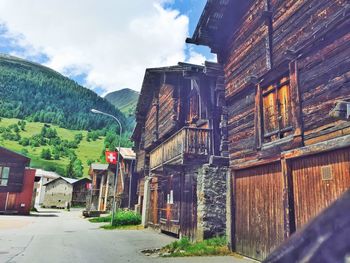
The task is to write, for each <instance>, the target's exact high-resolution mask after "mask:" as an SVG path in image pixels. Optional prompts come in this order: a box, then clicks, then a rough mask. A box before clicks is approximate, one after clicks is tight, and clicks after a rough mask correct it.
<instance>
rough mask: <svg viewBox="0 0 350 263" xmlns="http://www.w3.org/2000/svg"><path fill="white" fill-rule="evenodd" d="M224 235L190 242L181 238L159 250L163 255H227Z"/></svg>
mask: <svg viewBox="0 0 350 263" xmlns="http://www.w3.org/2000/svg"><path fill="white" fill-rule="evenodd" d="M230 253H231V252H230V250H229V249H228V247H227V240H226V237H214V238H210V239H207V240H203V241H200V242H193V243H192V242H191V241H190V240H189V239H188V238H186V237H185V238H181V239H180V240H178V241H175V242H172V243H170V244H169V245H167V246H165V247H164V248H162V250H161V255H162V256H163V257H188V256H213V255H229V254H230Z"/></svg>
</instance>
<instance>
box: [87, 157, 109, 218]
mask: <svg viewBox="0 0 350 263" xmlns="http://www.w3.org/2000/svg"><path fill="white" fill-rule="evenodd" d="M89 175H90V178H91V181H92V183H91V192H90V195H89V197H88V201H87V207H86V208H87V210H88V211H101V212H105V211H110V210H111V208H112V200H113V185H114V176H115V171H112V170H110V166H109V164H101V163H93V164H91V165H90V170H89Z"/></svg>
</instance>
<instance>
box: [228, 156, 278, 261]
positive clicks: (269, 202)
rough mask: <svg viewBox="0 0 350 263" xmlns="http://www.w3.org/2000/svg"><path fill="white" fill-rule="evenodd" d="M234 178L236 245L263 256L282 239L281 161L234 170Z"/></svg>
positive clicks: (242, 251) (242, 250)
mask: <svg viewBox="0 0 350 263" xmlns="http://www.w3.org/2000/svg"><path fill="white" fill-rule="evenodd" d="M234 179H235V181H234V184H235V185H234V188H233V189H234V190H233V194H234V202H235V206H234V207H235V208H234V216H235V217H234V218H233V220H234V221H233V222H235V224H234V229H235V237H234V240H233V241H234V244H235V249H236V251H237V252H238V253H240V254H243V255H245V256H248V257H251V258H255V259H258V260H263V259H264V258H265V257H266V256H267V255H268V254H269V253H270V252H272V250H273V249H274V248H275V247H277V246H278V245H280V244H281V243H282V241H283V239H284V213H283V211H284V208H283V178H282V173H281V165H280V163H274V164H269V165H264V166H259V167H254V168H249V169H245V170H240V171H235V178H234Z"/></svg>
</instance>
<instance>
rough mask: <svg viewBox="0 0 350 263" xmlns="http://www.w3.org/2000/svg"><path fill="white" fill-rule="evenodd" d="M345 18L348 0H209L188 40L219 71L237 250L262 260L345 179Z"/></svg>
mask: <svg viewBox="0 0 350 263" xmlns="http://www.w3.org/2000/svg"><path fill="white" fill-rule="evenodd" d="M349 16H350V5H349V2H348V1H345V0H334V1H329V0H318V1H316V0H299V1H295V0H235V1H234V0H226V1H208V2H207V4H206V6H205V9H204V11H203V13H202V16H201V18H200V21H199V23H198V25H197V28H196V30H195V32H194V34H193V36H192V38H191V39H188V40H187V42H188V43H194V44H199V45H206V46H209V47H210V48H211V50H212V52H213V53H216V54H217V55H218V61H219V63H220V64H221V65H222V66H223V68H224V72H225V98H226V104H227V112H228V140H229V154H230V169H231V177H230V179H231V183H230V184H229V185H230V189H229V192H230V194H231V195H230V196H231V197H232V198H229V199H228V201H229V202H228V209H230V210H231V211H229V213H228V214H229V216H228V220H229V221H228V222H229V223H228V226H229V227H228V230H229V231H228V234H229V236H230V238H231V245H232V247H233V248H234V249H235V250H236V251H237V252H238V253H241V254H244V255H247V256H249V257H252V258H255V259H260V260H261V259H264V258H265V257H266V256H267V255H268V254H269V253H270V252H271V251H272V250H273V249H274V248H275V247H276V246H278V245H279V244H281V243H282V241H283V240H285V239H286V238H287V237H289V236H290V235H291V234H292V233H293V232H294V231H296V230H298V229H300V228H301V227H302V226H304V225H305V224H306V223H307V222H309V220H310V219H312V218H314V217H315V216H316V215H317V214H318V213H320V212H321V210H323V209H324V208H325V207H328V206H329V205H330V204H331V203H332V202H333V201H334V200H336V199H337V198H338V197H339V196H340V195H341V194H342V193H343V192H344V191H346V190H347V189H348V188H349V186H350V122H349V117H350V106H349V102H350V81H349V78H350V31H349V28H350V19H349ZM333 109H334V111H333V112H332V110H333ZM230 221H231V223H230Z"/></svg>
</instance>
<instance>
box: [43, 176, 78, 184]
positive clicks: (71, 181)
mask: <svg viewBox="0 0 350 263" xmlns="http://www.w3.org/2000/svg"><path fill="white" fill-rule="evenodd" d="M59 179H63V180H64V181H66V182H67V183H69V184H74V183H75V182H77V181H79V180H78V179H73V178H68V177H63V176H60V177H57V178H56V179H53V180H52V181H50V182H47V183H45V184H43V185H48V184H51V183H52V182H55V181H57V180H59Z"/></svg>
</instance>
